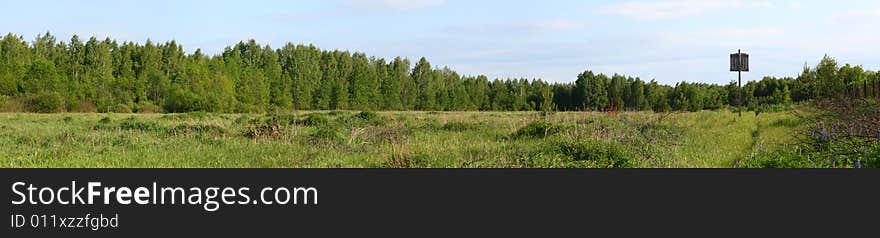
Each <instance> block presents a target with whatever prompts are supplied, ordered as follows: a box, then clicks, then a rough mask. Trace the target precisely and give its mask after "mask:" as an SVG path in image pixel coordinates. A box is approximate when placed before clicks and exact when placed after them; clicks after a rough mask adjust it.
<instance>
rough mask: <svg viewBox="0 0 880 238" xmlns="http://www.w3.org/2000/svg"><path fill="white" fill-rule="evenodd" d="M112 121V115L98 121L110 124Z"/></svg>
mask: <svg viewBox="0 0 880 238" xmlns="http://www.w3.org/2000/svg"><path fill="white" fill-rule="evenodd" d="M110 121H111V120H110V117H104V118H101V120H99V121H98V123H101V124H109V123H110Z"/></svg>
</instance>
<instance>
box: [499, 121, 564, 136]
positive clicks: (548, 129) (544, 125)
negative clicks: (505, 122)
mask: <svg viewBox="0 0 880 238" xmlns="http://www.w3.org/2000/svg"><path fill="white" fill-rule="evenodd" d="M563 129H564V128H563V126H561V125H557V124H554V123H551V122H547V121H533V122H531V123H529V124H528V125H526V126H524V127H522V128H519V129H518V130H516V132H514V133H513V135H511V137H513V138H544V137H547V136H550V135H554V134H557V133H559V132H561V131H563Z"/></svg>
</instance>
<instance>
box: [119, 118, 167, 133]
mask: <svg viewBox="0 0 880 238" xmlns="http://www.w3.org/2000/svg"><path fill="white" fill-rule="evenodd" d="M119 129H122V130H135V131H151V132H165V128H164V127H162V126H161V125H159V123H156V122H153V121H140V120H136V119H134V118H128V119H125V120H123V121H122V122H121V123H119Z"/></svg>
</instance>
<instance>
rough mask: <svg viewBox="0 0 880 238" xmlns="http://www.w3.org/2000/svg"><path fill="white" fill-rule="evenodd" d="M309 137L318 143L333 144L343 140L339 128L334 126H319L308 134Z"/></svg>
mask: <svg viewBox="0 0 880 238" xmlns="http://www.w3.org/2000/svg"><path fill="white" fill-rule="evenodd" d="M309 137H310V139H311V140H312V141H313V142H315V143H318V144H335V143H341V142H342V141H344V140H345V138H344V137H343V135H342V133H341V132H340V129H339V128H338V127H336V126H330V125H325V126H320V127H318V128H317V130H315V132H313V133H312V134H311V135H309Z"/></svg>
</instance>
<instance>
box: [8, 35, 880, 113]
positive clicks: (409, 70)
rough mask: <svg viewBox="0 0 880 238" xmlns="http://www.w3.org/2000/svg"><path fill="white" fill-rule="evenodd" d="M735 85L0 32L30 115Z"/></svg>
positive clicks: (821, 88)
mask: <svg viewBox="0 0 880 238" xmlns="http://www.w3.org/2000/svg"><path fill="white" fill-rule="evenodd" d="M878 81H880V74H878V73H877V72H873V71H866V70H864V69H863V68H862V67H860V66H850V65H848V64H847V65H844V66H839V65H838V63H837V62H836V61H835V60H834V59H833V58H830V57H828V56H826V57H825V58H823V59H822V61H821V62H820V63H819V64H818V65H817V66H816V67H805V69H804V71H803V72H802V73H801V75H800V76H798V77H797V78H773V77H765V78H763V79H762V80H760V81H753V82H748V83H747V84H745V85H744V87H743V90H744V97H743V99H742V100H743V103H744V104H746V105H753V106H754V105H769V104H789V103H792V102H798V101H805V100H810V99H815V98H821V97H839V96H848V97H877V96H878V93H877V92H878V89H880V88H878ZM738 93H739V87H737V85H736V84H735V83H730V84H727V85H717V84H705V83H687V82H682V83H678V84H676V85H674V86H670V85H663V84H659V83H657V82H656V81H654V80H651V81H648V82H646V81H644V80H642V79H640V78H633V77H627V76H623V75H616V74H615V75H611V76H607V75H604V74H596V73H593V72H591V71H586V72H583V73H581V74H579V75H578V77H577V80H576V81H575V82H573V83H548V82H546V81H544V80H541V79H531V80H529V79H503V80H502V79H492V80H490V79H489V78H488V77H486V76H484V75H477V76H468V75H460V74H459V73H457V72H455V71H454V70H451V69H449V68H447V67H442V68H441V67H435V66H432V65H431V64H430V62H428V60H427V59H425V58H421V59H419V60H418V61H417V62H414V63H413V62H411V61H410V60H409V59H406V58H401V57H396V58H394V59H392V60H386V59H384V58H377V57H370V56H367V55H366V54H364V53H360V52H348V51H340V50H321V49H319V48H318V47H316V46H314V45H302V44H298V45H297V44H292V43H288V44H286V45H284V46H283V47H281V48H278V49H273V48H272V47H270V46H268V45H260V44H258V43H256V42H255V41H254V40H249V41H247V42H239V43H238V44H235V45H233V46H229V47H226V48H225V49H224V51H223V52H222V53H220V54H217V55H213V56H212V55H205V54H203V53H202V52H201V50H196V51H195V52H194V53H191V54H187V53H185V51H184V49H183V46H181V45H179V44H178V43H176V42H175V41H169V42H165V43H153V42H152V41H150V40H147V41H146V42H145V43H144V44H138V43H134V42H123V43H118V42H117V41H115V40H111V39H109V38H107V39H104V40H99V39H97V38H96V37H91V38H89V39H88V40H85V41H84V40H83V39H80V38H79V37H78V36H75V35H74V36H73V37H72V38H71V39H70V40H69V41H66V42H65V41H58V40H57V39H56V38H55V37H54V36H52V35H51V34H49V33H46V34H43V35H39V36H37V37H36V38H35V39H34V40H33V41H31V42H30V43H28V42H27V41H26V40H25V39H24V38H23V37H22V36H17V35H14V34H12V33H9V34H7V35H6V36H4V37H2V39H0V107H2V108H3V109H4V110H7V111H32V112H61V111H69V112H121V113H127V112H190V111H209V112H266V111H272V110H432V111H433V110H448V111H463V110H483V111H527V110H541V111H551V110H561V111H575V110H578V111H580V110H590V111H623V110H627V111H637V110H653V111H672V110H680V111H698V110H704V109H720V108H723V107H725V106H728V105H738V104H739V103H738V102H739V101H738V100H739V97H738V96H737V95H738Z"/></svg>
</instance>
